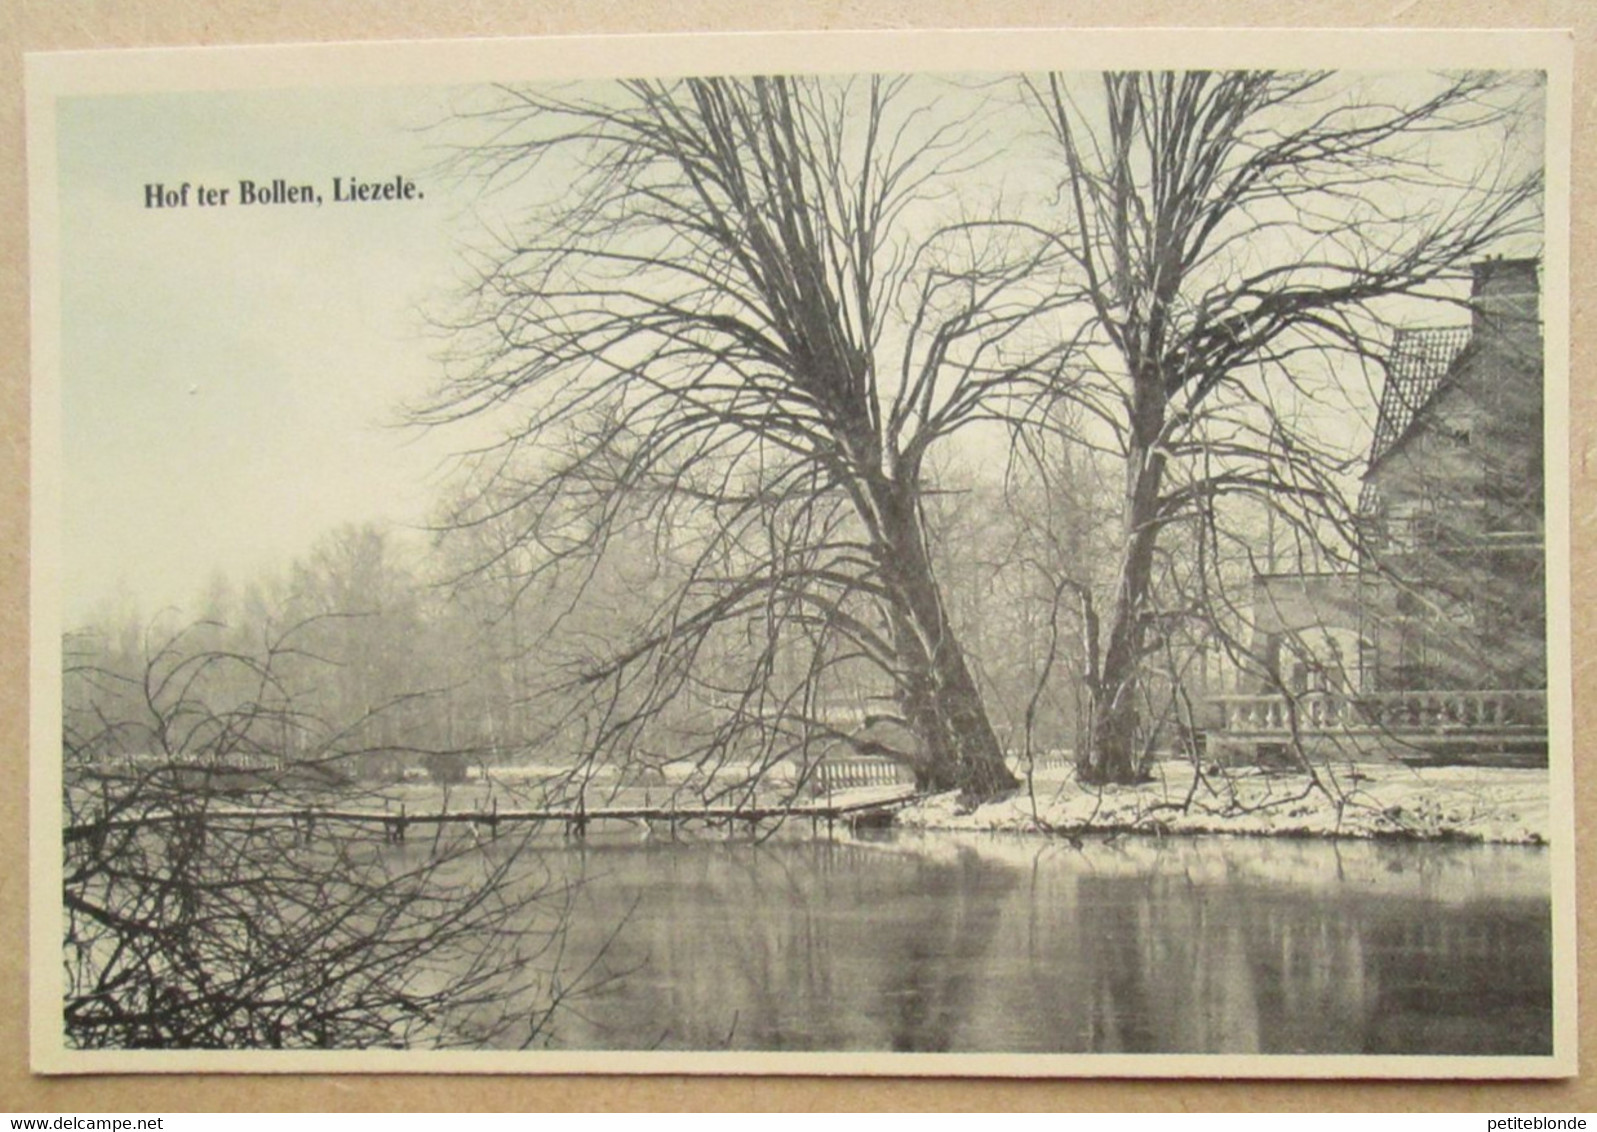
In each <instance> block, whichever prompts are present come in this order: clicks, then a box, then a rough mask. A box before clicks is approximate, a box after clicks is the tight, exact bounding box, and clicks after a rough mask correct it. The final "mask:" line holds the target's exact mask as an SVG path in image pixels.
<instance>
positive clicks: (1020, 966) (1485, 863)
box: [550, 836, 1552, 1054]
mask: <svg viewBox="0 0 1597 1132" xmlns="http://www.w3.org/2000/svg"><path fill="white" fill-rule="evenodd" d="M550 857H551V858H552V859H553V860H555V861H556V862H559V863H560V864H563V865H564V867H566V868H567V869H568V870H569V874H570V876H571V879H573V880H581V881H582V882H583V883H582V884H581V886H580V887H579V888H578V889H577V890H576V891H577V894H578V895H577V900H578V909H577V915H576V917H575V928H574V930H575V932H576V936H575V937H574V938H573V939H572V940H571V941H569V943H568V946H567V954H568V955H585V954H593V953H595V952H597V951H599V950H600V949H601V948H603V952H604V953H603V957H602V959H601V960H600V961H599V963H597V964H596V965H595V967H594V969H593V971H592V972H591V974H590V991H589V993H587V994H586V995H585V996H583V997H582V998H581V999H579V1000H577V1001H576V1003H575V1008H574V1009H572V1010H570V1011H566V1012H564V1013H563V1014H562V1015H561V1016H560V1017H559V1018H558V1019H557V1020H556V1023H555V1029H554V1031H553V1033H552V1035H551V1037H552V1039H553V1042H554V1044H556V1045H558V1046H562V1047H566V1048H621V1049H651V1048H675V1049H724V1048H735V1049H761V1050H908V1051H954V1050H958V1051H982V1052H1009V1051H1016V1052H1019V1051H1033V1052H1097V1051H1102V1052H1167V1053H1173V1052H1233V1053H1293V1052H1302V1053H1398V1054H1538V1053H1541V1054H1545V1053H1549V1052H1550V1051H1551V999H1552V990H1551V985H1552V978H1551V942H1550V931H1551V928H1550V914H1549V907H1550V905H1549V899H1548V895H1547V893H1548V869H1547V860H1546V854H1545V853H1544V852H1543V851H1539V850H1534V849H1521V848H1515V847H1493V846H1414V845H1401V846H1390V845H1388V846H1383V845H1372V844H1354V845H1349V846H1340V847H1339V846H1337V845H1334V844H1329V843H1296V842H1293V843H1288V842H1279V841H1275V842H1272V841H1234V840H1218V839H1216V840H1208V841H1200V840H1191V841H1177V842H1165V843H1157V842H1129V843H1128V842H1122V843H1117V844H1115V845H1109V846H1105V845H1096V844H1089V845H1088V846H1087V848H1086V849H1085V850H1082V851H1075V850H1072V849H1070V848H1069V847H1067V846H1062V845H1058V844H1056V843H1053V842H1042V841H1039V840H1034V839H1033V840H1028V839H1021V838H1009V839H997V838H994V839H973V838H964V839H955V838H939V837H931V836H926V837H899V838H896V839H888V840H884V841H880V842H872V841H853V840H836V841H833V840H826V839H821V840H792V841H777V842H770V843H766V844H763V845H753V844H748V843H718V842H697V843H695V842H684V843H679V844H670V843H664V844H662V843H650V844H644V845H639V844H636V843H616V844H609V845H606V844H604V843H602V842H596V843H592V844H590V845H589V846H587V847H585V848H581V849H571V850H562V851H560V852H558V853H552V854H550ZM628 909H630V913H629V912H627V910H628ZM623 918H624V921H625V922H624V923H619V927H618V922H619V921H621V920H622V919H623Z"/></svg>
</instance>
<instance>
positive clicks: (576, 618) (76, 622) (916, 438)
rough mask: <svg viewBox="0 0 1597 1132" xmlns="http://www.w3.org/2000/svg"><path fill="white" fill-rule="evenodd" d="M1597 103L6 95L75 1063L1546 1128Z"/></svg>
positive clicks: (1400, 63)
mask: <svg viewBox="0 0 1597 1132" xmlns="http://www.w3.org/2000/svg"><path fill="white" fill-rule="evenodd" d="M1570 76H1571V46H1570V43H1569V41H1568V39H1567V37H1565V36H1562V35H1559V34H1555V33H1550V32H1527V33H1482V32H1475V33H1449V32H1431V33H1425V34H1423V35H1421V34H1402V33H1366V32H1325V31H1319V32H1314V33H1312V34H1310V33H1302V34H1298V33H1275V34H1262V33H1251V32H1237V31H1224V32H1204V31H1197V32H1193V31H1181V32H1146V31H1143V32H1136V33H1122V32H1082V31H1072V32H1050V31H1040V32H1038V31H1026V32H1005V33H997V32H995V33H971V32H966V33H946V34H945V33H929V32H923V33H916V34H876V33H870V34H866V33H859V34H838V35H826V34H812V35H788V36H756V35H743V36H674V37H659V38H653V39H647V38H616V39H600V38H577V39H551V40H527V41H514V40H503V41H499V40H490V41H480V42H452V43H395V44H345V45H322V46H296V47H259V48H248V49H243V48H240V49H222V48H219V49H191V50H168V51H158V50H149V51H129V52H96V53H80V54H58V55H38V56H32V57H30V58H29V60H28V69H27V83H28V107H27V110H28V129H29V134H28V139H29V144H28V161H29V183H30V209H31V233H32V254H33V261H32V281H33V286H32V299H33V312H34V314H33V317H34V322H33V333H34V356H33V367H34V368H33V375H34V376H33V382H34V384H33V423H32V443H33V453H34V456H33V459H34V465H33V479H32V499H33V506H34V518H33V524H34V525H33V540H34V541H33V546H34V550H33V574H32V583H33V611H32V614H33V627H34V629H33V632H34V636H33V641H32V650H33V651H32V657H33V701H32V702H33V709H34V710H33V737H32V747H33V749H32V760H33V761H32V776H31V783H32V791H33V793H32V797H31V800H30V807H31V815H32V854H33V859H32V865H31V874H30V875H31V877H32V885H31V891H32V928H31V939H32V944H33V946H32V955H31V974H32V983H31V993H32V1004H31V1005H32V1019H31V1030H32V1041H33V1046H32V1054H33V1064H34V1067H35V1069H36V1070H38V1071H40V1072H45V1073H87V1072H172V1071H206V1070H216V1071H250V1072H261V1071H265V1072H273V1071H285V1072H286V1071H293V1072H303V1071H345V1070H347V1071H403V1072H411V1071H493V1072H532V1073H545V1072H549V1073H552V1072H561V1073H567V1072H644V1073H647V1072H672V1073H677V1072H706V1073H846V1074H898V1075H927V1074H960V1075H973V1074H987V1075H1019V1076H1030V1077H1038V1076H1094V1075H1100V1076H1107V1075H1114V1076H1139V1075H1146V1076H1172V1075H1181V1076H1197V1077H1220V1076H1224V1077H1234V1076H1255V1077H1260V1076H1278V1077H1279V1076H1293V1077H1327V1076H1337V1077H1349V1076H1408V1077H1490V1078H1504V1077H1558V1076H1567V1075H1569V1074H1572V1073H1573V1072H1574V1071H1575V1064H1576V1062H1575V1009H1576V1002H1575V990H1574V958H1575V956H1574V908H1573V903H1572V901H1573V892H1574V889H1573V868H1574V859H1575V845H1574V841H1573V838H1574V820H1573V814H1572V805H1573V803H1572V793H1571V781H1572V774H1571V734H1570V698H1571V687H1570V682H1571V663H1570V645H1569V635H1568V634H1569V577H1568V574H1569V545H1568V538H1569V536H1568V527H1569V521H1568V494H1569V493H1568V476H1569V472H1568V463H1569V455H1568V450H1569V444H1568V435H1567V429H1568V419H1567V413H1566V411H1565V408H1566V405H1567V403H1568V385H1567V382H1568V336H1569V271H1570V265H1569V258H1568V225H1569V215H1568V200H1569V189H1568V185H1569V160H1570V124H1569V122H1570V100H1571V94H1570V82H1571V77H1570Z"/></svg>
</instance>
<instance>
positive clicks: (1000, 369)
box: [419, 77, 1065, 796]
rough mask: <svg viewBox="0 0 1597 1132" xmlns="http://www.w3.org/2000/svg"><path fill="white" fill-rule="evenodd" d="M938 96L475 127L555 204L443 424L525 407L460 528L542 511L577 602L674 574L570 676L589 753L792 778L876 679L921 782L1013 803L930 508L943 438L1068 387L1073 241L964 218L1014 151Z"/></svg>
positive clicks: (763, 95)
mask: <svg viewBox="0 0 1597 1132" xmlns="http://www.w3.org/2000/svg"><path fill="white" fill-rule="evenodd" d="M923 83H924V80H914V79H906V78H879V77H871V78H854V79H841V80H838V79H822V78H813V79H812V78H802V79H798V78H758V79H752V80H730V79H690V80H684V81H680V82H677V81H671V82H628V83H619V84H606V85H604V86H596V87H583V88H576V89H572V90H568V91H566V92H564V93H554V92H550V91H547V90H514V91H504V92H502V98H501V100H500V101H499V102H498V103H497V104H496V105H495V106H493V107H492V108H491V109H488V110H486V111H484V112H482V113H480V114H478V115H476V116H475V117H474V119H473V121H474V122H475V123H476V125H477V126H478V127H481V128H482V129H483V138H482V140H480V141H478V142H477V143H476V144H473V145H471V146H470V147H469V149H468V152H467V160H468V161H469V162H470V163H471V164H472V165H473V167H475V168H476V169H478V170H479V171H481V172H483V173H485V174H486V175H487V176H488V177H489V179H490V181H491V182H498V183H505V182H514V183H515V184H517V185H522V186H529V188H528V189H527V191H529V192H531V193H533V194H535V195H538V194H539V193H540V192H541V195H542V196H543V198H544V199H543V201H542V205H543V207H541V208H539V209H538V210H536V212H535V215H534V216H533V217H532V219H531V220H529V221H527V222H526V223H525V224H524V225H523V226H522V227H521V228H520V229H519V230H518V234H517V235H516V236H514V237H506V238H505V240H504V243H503V246H502V247H501V248H500V249H499V250H498V251H497V253H496V254H494V255H493V256H492V257H491V258H490V259H489V261H488V262H487V263H486V264H485V265H484V267H483V269H482V271H481V276H480V279H478V280H477V282H476V286H475V289H474V299H475V302H474V304H473V307H472V314H471V316H470V317H469V318H468V319H466V320H465V322H464V325H462V326H461V327H460V328H459V329H460V331H461V333H462V339H461V341H462V342H463V344H464V349H463V350H462V352H461V356H460V358H459V359H457V366H456V368H455V370H454V372H453V374H452V376H451V379H450V380H449V382H448V383H447V384H446V385H445V386H444V387H443V388H442V390H441V392H440V395H439V396H438V398H437V400H436V401H435V403H433V404H432V405H431V406H430V407H428V408H427V409H426V410H425V411H423V412H422V413H420V414H419V417H420V419H421V420H422V421H424V422H426V423H429V424H437V423H442V422H450V421H456V420H459V419H461V418H465V417H472V416H476V415H479V414H502V415H503V417H505V418H508V419H510V420H512V421H514V422H515V426H514V429H513V431H512V432H511V433H510V434H509V436H508V437H507V438H506V439H504V440H503V442H502V443H498V444H495V445H493V446H491V447H490V448H489V449H487V450H486V451H484V452H482V453H480V454H479V456H480V458H479V459H478V461H477V470H478V472H479V480H478V483H479V486H480V494H479V495H478V497H477V498H476V499H475V500H473V501H470V502H469V503H468V505H467V506H465V507H463V508H462V509H460V510H459V511H458V512H457V514H456V515H455V516H454V521H455V523H456V524H457V525H470V524H474V523H482V522H490V521H491V522H503V521H504V520H505V518H506V517H507V516H515V517H517V519H518V521H519V522H520V523H521V537H520V539H519V540H517V542H516V545H518V546H522V547H526V546H531V547H534V548H536V551H537V553H536V555H534V556H533V561H532V563H531V564H530V565H529V566H528V567H527V569H528V571H529V576H528V578H527V579H526V581H527V583H528V584H529V585H530V584H532V583H533V580H534V579H533V577H532V575H533V574H537V573H540V572H545V571H549V570H552V569H559V568H574V569H576V570H577V571H578V572H579V573H580V575H581V576H582V577H583V579H584V582H583V584H582V585H579V586H576V587H572V586H567V587H566V589H565V590H564V592H565V593H567V594H571V593H573V592H577V593H578V597H579V599H580V597H581V596H583V591H585V588H586V586H587V585H588V584H589V583H590V582H592V583H594V584H597V583H598V582H599V581H600V580H602V577H603V575H604V573H605V572H606V571H607V570H608V571H611V572H612V574H613V573H614V572H616V571H622V570H625V569H628V568H631V569H634V570H638V569H640V568H642V567H643V566H645V565H646V566H647V568H646V570H644V571H643V572H644V573H646V574H647V579H646V581H640V582H639V584H638V585H637V587H636V588H635V589H634V591H633V601H634V604H635V605H636V604H643V605H646V607H647V613H646V615H644V616H642V617H640V618H637V619H636V623H635V624H634V625H632V626H631V627H630V628H629V630H628V631H627V632H626V633H625V634H624V635H622V634H621V633H619V632H617V631H615V630H614V629H612V628H606V629H605V630H603V631H601V632H596V633H589V634H587V639H588V641H589V642H590V644H591V646H592V651H591V654H590V655H588V656H586V657H583V658H580V660H581V663H580V665H579V666H578V671H577V672H576V675H575V676H574V678H573V679H572V681H571V682H570V683H569V684H568V685H566V686H565V687H563V688H561V689H560V691H559V694H560V697H561V701H562V702H563V703H566V704H568V705H575V706H574V707H573V709H572V710H573V712H579V711H580V714H581V719H580V721H578V720H577V719H576V716H575V715H573V716H572V718H571V719H569V720H568V721H567V723H566V725H565V726H564V730H563V732H562V734H564V735H566V736H570V735H572V734H575V733H577V732H580V734H581V742H580V745H581V751H580V753H581V754H582V755H583V756H584V757H585V758H594V757H599V758H613V759H620V758H625V757H626V756H627V755H628V754H629V752H631V751H632V750H634V749H635V748H637V747H639V746H640V745H642V744H644V743H645V742H650V741H652V742H661V741H665V742H668V743H669V744H670V745H672V746H673V747H675V748H676V749H677V750H678V752H679V753H680V754H681V756H682V757H684V758H690V759H693V760H696V761H699V762H700V763H712V764H717V765H719V764H721V763H723V762H726V761H729V760H730V761H741V762H743V763H744V764H745V765H748V764H750V763H752V764H754V765H759V766H765V765H769V764H770V763H771V762H772V761H773V760H775V759H778V758H781V757H784V756H791V755H803V754H804V753H805V752H806V751H807V749H808V748H810V746H811V745H812V744H814V743H816V742H817V741H822V740H831V741H838V740H847V739H849V738H851V737H852V738H854V739H856V740H858V732H859V728H858V727H857V726H844V725H841V724H840V723H839V720H840V718H841V716H840V713H839V712H838V710H837V709H838V708H839V707H840V705H841V702H842V701H843V700H844V699H847V698H851V696H853V695H857V694H858V692H857V691H856V692H855V693H848V692H846V691H845V689H849V688H853V689H856V690H868V691H870V692H872V693H873V694H874V695H875V696H877V697H879V698H880V702H879V703H873V705H872V706H871V707H870V708H869V710H868V712H867V714H870V715H875V714H880V715H882V716H886V717H893V718H896V719H898V720H899V721H900V722H902V723H903V724H905V725H907V731H908V732H909V733H910V734H912V735H913V736H914V740H915V741H914V742H913V743H912V744H906V745H904V746H903V747H901V748H900V749H898V750H897V751H896V753H897V754H898V755H899V756H900V757H902V758H904V759H905V760H906V761H908V762H910V763H911V764H912V765H913V766H914V768H915V770H916V772H917V776H918V778H919V781H920V782H921V783H922V784H923V785H924V786H927V787H931V788H939V789H948V788H958V789H961V790H963V791H966V792H968V793H970V794H972V795H978V796H986V795H991V794H994V793H996V792H999V791H1001V790H1003V789H1006V788H1008V787H1010V786H1012V785H1013V782H1014V780H1013V777H1012V776H1011V774H1010V773H1009V771H1008V770H1007V768H1006V767H1005V764H1004V756H1003V751H1002V750H1001V749H1000V745H999V742H998V739H997V737H996V736H995V734H994V730H993V727H992V724H991V722H990V721H989V718H988V713H987V710H986V707H985V705H984V704H983V702H982V696H981V694H980V691H979V689H978V686H977V682H976V680H975V678H974V677H973V675H972V669H971V664H970V662H969V659H968V658H967V656H966V654H965V650H964V649H963V648H962V645H961V642H960V640H959V639H958V637H957V635H956V632H955V630H954V627H953V624H952V622H951V619H950V616H949V611H948V607H947V604H946V602H945V599H944V594H943V592H942V590H941V588H940V584H939V579H938V577H937V575H936V570H935V569H934V556H933V553H932V551H931V548H930V541H931V535H930V532H929V530H928V522H927V516H926V511H925V508H924V506H923V501H924V499H925V497H926V494H927V492H928V490H930V489H931V488H932V487H933V486H934V485H933V483H932V479H931V475H932V474H931V472H930V471H929V469H928V463H927V458H928V454H929V453H930V452H931V451H932V450H933V449H934V447H936V446H937V445H938V444H939V443H940V442H943V441H946V440H947V439H948V438H949V437H951V436H953V435H955V434H956V433H959V432H961V431H963V430H965V429H967V428H968V427H969V426H971V425H973V424H977V423H979V422H982V421H992V420H997V419H1005V418H1014V417H1015V416H1016V415H1017V414H1019V413H1021V412H1022V411H1023V409H1024V407H1025V406H1026V405H1027V404H1029V403H1030V402H1029V401H1028V398H1036V397H1040V396H1041V395H1042V394H1043V392H1044V390H1045V388H1046V387H1047V386H1048V385H1050V384H1051V382H1052V376H1051V374H1052V371H1053V370H1054V369H1056V368H1057V360H1058V358H1059V357H1061V356H1063V354H1064V353H1065V347H1064V346H1062V345H1060V344H1059V343H1058V340H1057V338H1055V339H1054V340H1053V341H1052V344H1050V345H1046V346H1043V347H1041V348H1038V347H1036V346H1035V342H1036V341H1037V339H1036V338H1035V337H1032V336H1031V335H1029V334H1028V328H1029V327H1030V326H1031V325H1032V324H1034V323H1035V322H1037V321H1038V320H1039V319H1043V318H1046V317H1047V315H1048V314H1049V313H1050V312H1051V311H1052V310H1053V305H1054V303H1055V291H1054V289H1053V288H1052V286H1051V285H1050V284H1049V283H1048V282H1047V274H1048V268H1049V266H1050V264H1051V263H1053V261H1054V259H1055V258H1056V257H1057V253H1056V252H1055V251H1053V250H1051V243H1050V241H1049V240H1048V239H1047V238H1046V237H1044V236H1042V235H1041V234H1040V233H1034V232H1028V231H1025V230H1023V229H1020V228H1017V227H1015V226H1013V225H1006V224H1002V223H998V222H997V221H996V220H994V219H992V218H990V217H988V216H985V215H980V214H978V213H976V212H975V211H974V210H972V209H970V208H969V207H968V206H965V205H963V204H962V198H961V197H960V195H959V192H958V188H959V185H960V183H961V181H962V179H964V178H969V177H972V176H973V175H974V173H973V171H974V170H975V169H976V168H977V167H978V166H979V165H980V163H981V161H982V159H983V158H984V157H986V156H990V155H991V154H992V153H993V152H994V151H995V149H996V145H995V144H994V142H993V139H992V138H991V137H990V136H987V137H984V136H983V134H982V131H981V130H980V128H979V123H978V122H977V120H976V118H975V114H976V111H977V110H978V108H979V107H980V105H981V104H982V100H981V98H980V97H979V96H978V95H977V94H974V93H972V92H971V91H968V90H961V89H959V88H955V87H952V86H949V87H941V88H933V87H930V86H927V85H923ZM545 182H547V183H549V184H552V185H554V186H555V188H554V189H552V190H551V189H541V190H540V188H539V186H540V184H542V183H545ZM575 604H576V605H577V606H578V607H581V605H582V603H581V601H580V600H578V601H576V602H575ZM586 608H588V609H592V608H593V606H592V604H591V603H589V605H588V606H587V607H586ZM574 616H578V617H580V616H584V615H583V614H582V613H581V612H580V608H579V610H578V611H577V612H576V613H574ZM853 718H854V719H855V722H856V723H857V722H858V715H857V714H856V715H855V716H854V717H853ZM651 731H653V732H658V733H659V734H661V735H664V736H666V737H667V738H666V739H664V740H662V739H660V738H653V739H651V738H650V735H651Z"/></svg>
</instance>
